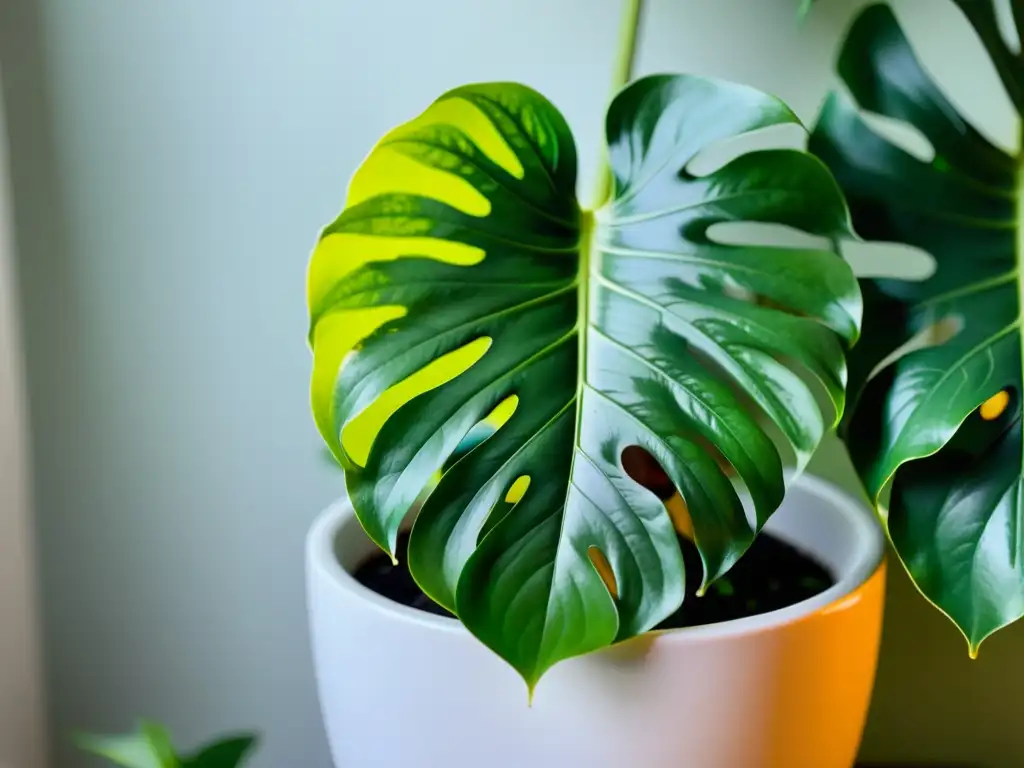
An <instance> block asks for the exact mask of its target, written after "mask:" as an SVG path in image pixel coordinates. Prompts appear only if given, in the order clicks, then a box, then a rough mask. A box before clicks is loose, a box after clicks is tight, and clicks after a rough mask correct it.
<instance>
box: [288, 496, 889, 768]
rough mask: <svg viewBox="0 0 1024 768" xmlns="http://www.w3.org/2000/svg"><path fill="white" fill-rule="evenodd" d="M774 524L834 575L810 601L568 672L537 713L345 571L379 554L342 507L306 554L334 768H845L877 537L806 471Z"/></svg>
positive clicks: (480, 655)
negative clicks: (831, 582) (834, 580)
mask: <svg viewBox="0 0 1024 768" xmlns="http://www.w3.org/2000/svg"><path fill="white" fill-rule="evenodd" d="M767 530H768V531H770V532H771V533H773V534H774V535H776V536H779V537H780V538H782V539H783V540H785V541H788V542H790V543H791V544H794V545H796V546H797V547H798V548H800V549H801V550H803V551H805V552H807V553H809V554H812V555H814V556H815V557H816V558H817V559H818V560H819V561H820V562H822V563H824V564H825V565H827V566H828V567H829V568H830V569H831V570H832V572H833V573H834V574H836V575H837V576H838V582H837V583H836V585H835V586H833V587H832V588H830V589H829V590H827V591H825V592H823V593H821V594H820V595H817V596H816V597H814V598H812V599H810V600H806V601H804V602H801V603H798V604H796V605H793V606H790V607H788V608H785V609H782V610H778V611H774V612H771V613H766V614H762V615H760V616H754V617H750V618H746V619H739V620H735V621H729V622H723V623H720V624H714V625H708V626H702V627H693V628H687V629H680V630H671V631H667V632H661V633H656V634H651V635H647V636H645V637H642V638H638V639H636V640H633V641H630V642H627V643H624V644H621V645H619V646H616V647H613V648H611V649H608V650H606V651H603V652H600V653H596V654H592V655H590V656H586V657H581V658H577V659H571V660H569V661H566V662H563V663H561V664H559V665H557V666H556V667H554V668H553V669H552V670H551V671H549V672H548V673H547V675H546V676H545V677H544V678H543V679H542V680H541V682H540V684H539V685H538V687H537V690H536V695H535V698H534V702H533V706H532V707H531V706H529V705H528V703H527V692H526V687H525V685H524V684H523V682H522V680H521V679H520V678H519V677H518V676H517V675H516V673H515V672H514V671H513V670H512V669H511V668H510V667H509V666H507V665H506V664H505V663H504V662H503V661H501V660H500V659H499V658H498V657H497V656H496V655H494V654H493V653H492V652H491V651H490V650H488V649H487V648H485V647H484V646H483V645H481V644H480V643H478V642H477V641H476V640H475V639H474V638H473V637H472V636H471V635H470V634H469V633H468V632H467V631H466V630H465V629H464V628H463V627H462V626H461V625H460V624H459V623H458V622H456V621H454V620H451V619H446V618H441V617H436V616H433V615H430V614H426V613H423V612H420V611H417V610H414V609H411V608H406V607H405V606H402V605H398V604H397V603H394V602H392V601H390V600H388V599H386V598H384V597H381V596H380V595H377V594H376V593H374V592H372V591H370V590H369V589H367V588H365V587H363V586H362V585H360V584H359V583H358V582H356V581H355V579H354V578H353V577H352V576H351V575H350V574H351V573H352V571H353V570H354V568H355V567H356V566H357V565H358V564H359V563H360V562H361V561H362V560H363V559H364V558H365V557H367V556H368V555H369V554H371V552H372V551H373V545H372V544H371V543H370V542H369V541H368V540H367V539H366V537H365V535H364V534H363V532H362V529H361V528H360V526H359V524H358V522H357V521H356V519H355V518H354V516H353V515H352V511H351V508H350V507H349V505H348V504H347V503H346V502H341V503H338V504H337V505H335V506H333V507H331V508H330V509H328V510H327V511H326V512H325V513H324V514H323V515H322V516H321V517H320V518H319V519H318V520H317V522H316V523H315V524H314V526H313V528H312V530H311V531H310V534H309V539H308V543H307V561H308V590H309V612H310V621H311V629H312V641H313V652H314V659H315V663H316V673H317V680H318V685H319V692H320V701H321V707H322V710H323V716H324V722H325V724H326V728H327V735H328V738H329V741H330V745H331V751H332V754H333V756H334V763H335V766H337V768H378V766H380V767H381V768H383V766H388V768H480V767H481V766H487V768H684V767H685V768H769V767H770V768H850V766H851V765H852V764H853V762H854V759H855V756H856V752H857V748H858V744H859V741H860V735H861V731H862V729H863V726H864V718H865V715H866V713H867V707H868V702H869V699H870V695H871V689H872V686H873V683H874V673H875V665H876V661H877V655H878V642H879V636H880V633H881V622H882V606H883V599H884V597H883V595H884V563H883V552H884V538H883V535H882V533H881V531H880V529H879V527H878V525H877V524H876V522H875V521H874V520H873V519H872V517H871V513H870V512H869V511H868V510H867V509H866V508H865V507H864V506H863V505H861V504H859V503H858V502H856V501H854V500H852V499H850V498H849V497H848V496H846V495H844V494H843V493H842V492H840V491H839V490H837V489H836V488H834V487H832V486H831V485H829V484H826V483H825V482H823V481H821V480H818V479H815V478H811V477H804V478H802V479H801V480H799V481H798V482H797V483H796V484H795V485H794V487H792V489H791V490H790V492H789V494H788V495H787V497H786V501H785V503H784V504H783V506H782V508H781V509H780V510H779V511H778V512H777V513H776V514H775V516H774V517H773V518H772V519H771V521H770V522H769V524H768V526H767Z"/></svg>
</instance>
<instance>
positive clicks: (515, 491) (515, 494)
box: [505, 475, 530, 504]
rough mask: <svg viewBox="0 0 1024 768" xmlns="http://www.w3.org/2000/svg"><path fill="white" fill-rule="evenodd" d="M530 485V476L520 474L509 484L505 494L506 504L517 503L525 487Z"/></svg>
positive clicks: (524, 491)
mask: <svg viewBox="0 0 1024 768" xmlns="http://www.w3.org/2000/svg"><path fill="white" fill-rule="evenodd" d="M529 487H530V476H529V475H520V476H519V477H517V478H516V480H515V482H514V483H512V485H511V486H509V489H508V493H506V494H505V503H506V504H518V503H519V500H520V499H521V498H523V495H524V494H525V493H526V490H527V488H529Z"/></svg>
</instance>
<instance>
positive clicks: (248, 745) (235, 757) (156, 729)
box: [75, 721, 256, 768]
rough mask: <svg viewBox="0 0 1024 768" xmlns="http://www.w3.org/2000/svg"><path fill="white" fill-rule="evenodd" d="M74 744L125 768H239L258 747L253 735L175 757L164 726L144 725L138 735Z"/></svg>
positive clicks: (80, 738)
mask: <svg viewBox="0 0 1024 768" xmlns="http://www.w3.org/2000/svg"><path fill="white" fill-rule="evenodd" d="M75 743H76V744H77V745H78V746H79V747H80V748H81V749H82V750H84V751H86V752H90V753H92V754H94V755H97V756H98V757H103V758H105V759H107V760H109V761H111V762H112V763H114V764H115V765H120V766H124V768H238V767H239V766H241V765H242V764H243V762H244V760H245V758H246V757H247V756H248V755H249V754H250V753H251V752H252V749H253V747H254V746H255V745H256V737H255V736H253V735H248V734H245V735H239V736H233V737H230V738H225V739H221V740H218V741H216V742H213V743H212V744H209V745H207V746H206V747H203V748H202V749H200V750H198V751H197V752H196V754H195V755H193V756H191V757H181V756H179V755H177V754H175V751H174V747H173V745H172V744H171V737H170V734H169V733H168V731H167V729H166V728H164V727H163V726H161V725H157V724H155V723H150V722H147V721H143V722H142V723H141V724H140V726H139V730H138V731H137V732H136V733H131V734H124V735H116V736H94V735H88V734H85V735H80V736H78V737H77V738H76V739H75Z"/></svg>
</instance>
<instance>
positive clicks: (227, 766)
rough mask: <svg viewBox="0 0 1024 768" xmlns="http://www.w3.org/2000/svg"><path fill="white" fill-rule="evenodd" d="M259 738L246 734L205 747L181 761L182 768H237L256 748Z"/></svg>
mask: <svg viewBox="0 0 1024 768" xmlns="http://www.w3.org/2000/svg"><path fill="white" fill-rule="evenodd" d="M256 741H257V737H256V736H255V735H254V734H245V735H239V736H234V737H231V738H227V739H222V740H220V741H217V742H215V743H213V744H210V745H208V746H206V747H203V748H202V749H201V750H199V752H198V753H197V754H196V755H194V756H193V757H187V758H184V759H183V760H182V761H181V767H182V768H237V767H238V766H240V765H242V764H243V762H244V760H245V758H246V757H247V756H249V755H250V754H251V752H252V750H253V749H254V748H255V747H256Z"/></svg>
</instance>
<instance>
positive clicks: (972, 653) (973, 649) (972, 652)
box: [967, 642, 981, 661]
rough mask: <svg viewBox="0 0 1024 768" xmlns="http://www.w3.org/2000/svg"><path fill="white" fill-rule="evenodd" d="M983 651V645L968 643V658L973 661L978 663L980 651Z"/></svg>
mask: <svg viewBox="0 0 1024 768" xmlns="http://www.w3.org/2000/svg"><path fill="white" fill-rule="evenodd" d="M980 650H981V643H974V642H968V643H967V656H968V658H970V660H971V661H977V659H978V651H980Z"/></svg>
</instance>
